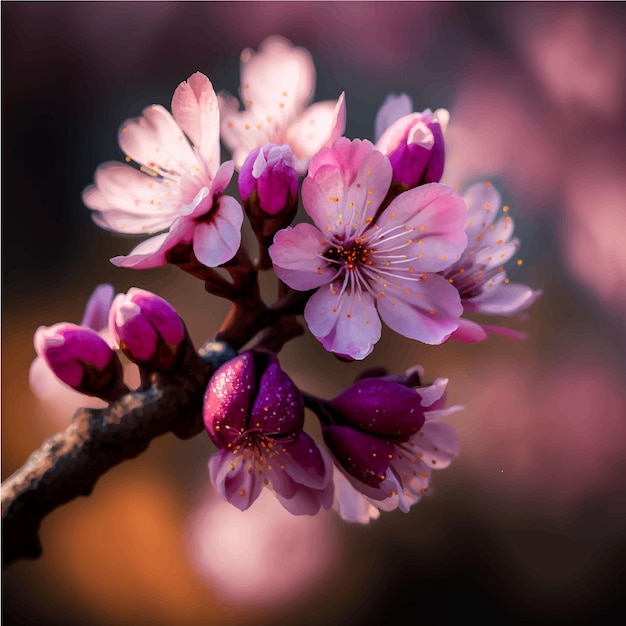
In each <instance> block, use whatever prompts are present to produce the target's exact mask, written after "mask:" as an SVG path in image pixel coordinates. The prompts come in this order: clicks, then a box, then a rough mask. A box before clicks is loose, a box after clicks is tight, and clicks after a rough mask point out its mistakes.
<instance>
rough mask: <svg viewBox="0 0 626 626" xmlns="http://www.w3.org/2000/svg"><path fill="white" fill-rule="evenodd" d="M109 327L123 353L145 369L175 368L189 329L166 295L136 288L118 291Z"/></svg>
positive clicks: (157, 370)
mask: <svg viewBox="0 0 626 626" xmlns="http://www.w3.org/2000/svg"><path fill="white" fill-rule="evenodd" d="M109 328H110V331H111V334H112V335H113V337H114V338H115V339H116V340H117V342H118V343H119V346H120V348H121V349H122V351H123V352H124V354H125V355H126V356H127V357H128V358H129V359H131V360H132V361H134V362H135V363H137V364H138V365H140V366H142V367H143V368H144V369H147V370H151V371H155V372H169V371H172V370H174V369H176V365H177V364H178V359H179V357H180V355H181V354H182V352H183V350H182V348H183V346H184V344H185V341H186V337H187V331H186V329H185V325H184V323H183V321H182V320H181V318H180V316H179V315H178V313H176V310H175V309H174V307H173V306H172V305H171V304H170V303H169V302H166V301H165V300H164V299H163V298H160V297H159V296H157V295H155V294H153V293H150V292H149V291H144V290H143V289H137V288H135V287H132V288H131V289H129V290H128V293H126V294H119V295H118V296H116V297H115V299H114V300H113V304H112V305H111V311H110V313H109Z"/></svg>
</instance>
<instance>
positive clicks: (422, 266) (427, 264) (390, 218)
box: [376, 183, 467, 272]
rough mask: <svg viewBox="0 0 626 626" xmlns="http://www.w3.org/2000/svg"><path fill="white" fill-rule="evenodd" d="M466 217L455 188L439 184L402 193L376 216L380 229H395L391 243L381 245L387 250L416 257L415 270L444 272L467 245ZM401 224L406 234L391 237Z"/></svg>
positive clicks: (392, 233) (379, 237)
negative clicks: (464, 227)
mask: <svg viewBox="0 0 626 626" xmlns="http://www.w3.org/2000/svg"><path fill="white" fill-rule="evenodd" d="M465 217H466V209H465V206H464V203H463V200H462V198H461V197H460V196H459V195H458V194H457V193H456V192H455V191H454V190H453V189H451V188H450V187H446V186H445V185H440V184H438V183H430V184H427V185H421V186H420V187H416V188H415V189H410V190H409V191H405V192H404V193H402V194H400V195H399V196H398V197H397V198H396V199H395V200H394V201H393V202H392V203H391V204H390V205H389V206H388V207H387V208H386V209H385V210H384V211H383V213H382V214H381V215H380V217H379V218H378V219H377V221H376V224H377V226H378V225H380V226H378V227H379V228H380V229H381V232H386V231H391V229H392V228H395V229H396V230H394V231H393V232H390V233H389V235H390V237H389V240H388V241H389V246H387V245H385V244H384V243H383V245H380V244H379V245H380V247H381V249H382V250H383V251H384V252H388V251H392V250H394V249H395V248H398V249H401V251H402V253H404V254H407V255H408V256H409V257H410V258H414V259H415V260H414V261H413V265H414V267H415V268H416V270H419V271H425V272H438V271H442V270H445V269H447V268H448V267H450V266H451V265H452V264H453V263H454V262H455V261H457V260H458V259H459V257H460V256H461V254H462V253H463V250H464V249H465V247H466V246H467V235H466V234H465V231H464V230H463V225H464V223H465ZM399 227H403V228H404V231H405V235H404V236H403V237H396V238H395V239H393V240H392V239H391V236H393V235H396V233H398V231H399ZM378 240H379V241H380V240H381V236H380V235H379V236H378ZM405 244H408V246H405ZM401 246H404V247H401Z"/></svg>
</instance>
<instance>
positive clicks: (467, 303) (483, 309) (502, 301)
mask: <svg viewBox="0 0 626 626" xmlns="http://www.w3.org/2000/svg"><path fill="white" fill-rule="evenodd" d="M463 197H464V199H465V202H466V204H467V210H468V213H467V224H466V226H465V231H466V233H467V237H468V245H467V249H466V250H465V251H464V252H463V255H462V256H461V258H460V259H459V260H458V261H457V263H455V264H454V265H453V266H452V267H451V268H449V269H448V270H447V271H446V272H445V273H444V276H445V277H446V278H447V279H448V280H449V281H450V283H451V284H453V285H454V286H455V287H456V288H457V289H458V290H459V294H460V295H461V302H462V304H463V310H464V311H465V312H466V313H484V314H487V315H503V316H512V315H516V314H517V313H520V312H522V311H524V310H526V309H527V308H528V307H529V306H530V305H531V304H532V303H533V302H534V301H535V300H536V299H537V298H538V297H539V296H540V295H541V291H535V290H533V289H531V288H530V287H527V286H526V285H521V284H516V283H510V282H509V279H508V278H507V277H506V271H505V270H504V267H503V265H504V263H506V262H507V261H508V260H509V259H510V258H511V257H512V256H513V255H514V254H515V253H516V251H517V249H518V247H519V240H518V239H516V238H513V239H512V238H511V236H512V235H513V227H514V224H513V219H512V218H511V217H510V216H509V215H508V211H509V207H507V206H505V207H503V212H504V213H505V214H507V215H504V216H502V217H500V219H498V220H497V221H495V220H496V215H497V214H498V212H499V210H500V204H501V203H500V194H499V193H498V190H497V189H496V188H495V187H494V186H493V185H492V184H491V183H489V182H483V183H476V184H474V185H472V186H471V187H469V188H468V189H467V191H466V192H465V194H464V196H463ZM518 264H521V261H518ZM488 331H489V332H495V333H499V334H502V335H507V336H509V337H513V338H517V339H521V338H524V337H525V335H524V334H522V333H518V332H515V331H512V330H509V329H507V328H502V327H499V326H486V325H484V324H478V323H476V322H473V321H471V320H468V319H465V318H463V319H461V322H460V324H459V328H458V330H456V331H455V332H454V333H453V335H452V338H453V339H456V340H458V341H462V342H464V343H475V342H478V341H483V340H484V339H486V338H487V332H488Z"/></svg>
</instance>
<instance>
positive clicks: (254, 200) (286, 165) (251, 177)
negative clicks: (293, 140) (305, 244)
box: [239, 143, 298, 219]
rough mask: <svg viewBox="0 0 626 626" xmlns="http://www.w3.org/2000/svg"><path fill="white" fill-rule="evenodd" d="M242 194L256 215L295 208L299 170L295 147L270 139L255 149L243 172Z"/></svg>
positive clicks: (246, 161) (249, 208) (240, 192)
mask: <svg viewBox="0 0 626 626" xmlns="http://www.w3.org/2000/svg"><path fill="white" fill-rule="evenodd" d="M239 194H240V196H241V200H242V202H243V203H244V206H245V207H246V209H247V211H248V212H249V213H250V214H251V215H253V216H254V217H255V218H256V219H259V218H260V217H262V216H263V214H265V216H267V215H270V216H274V215H277V214H279V213H283V212H287V213H289V212H291V211H293V210H295V209H296V208H297V204H298V172H297V171H296V168H295V160H294V156H293V153H292V152H291V148H289V146H277V145H275V144H272V143H270V144H266V145H265V146H263V147H261V148H255V149H254V150H252V152H250V154H248V156H247V158H246V160H245V161H244V164H243V166H242V167H241V171H240V172H239Z"/></svg>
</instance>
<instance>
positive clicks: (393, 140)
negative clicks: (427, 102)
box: [376, 94, 450, 189]
mask: <svg viewBox="0 0 626 626" xmlns="http://www.w3.org/2000/svg"><path fill="white" fill-rule="evenodd" d="M449 120H450V114H449V113H448V111H446V109H437V110H436V111H435V112H434V113H433V112H432V111H431V110H430V109H426V110H425V111H422V113H413V102H412V101H411V98H410V97H409V96H408V95H407V94H400V95H399V96H394V95H390V96H388V97H387V99H386V100H385V102H384V103H383V105H382V106H381V108H380V110H379V111H378V114H377V116H376V138H377V139H376V148H377V149H378V150H380V151H381V152H382V153H383V154H385V155H386V156H387V157H389V160H390V161H391V166H392V167H393V182H394V183H397V184H399V185H402V186H403V187H405V188H407V189H410V188H412V187H415V186H417V185H423V184H424V183H438V182H439V181H440V180H441V176H442V174H443V165H444V158H445V149H444V142H443V133H444V132H445V130H446V127H447V125H448V121H449Z"/></svg>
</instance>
